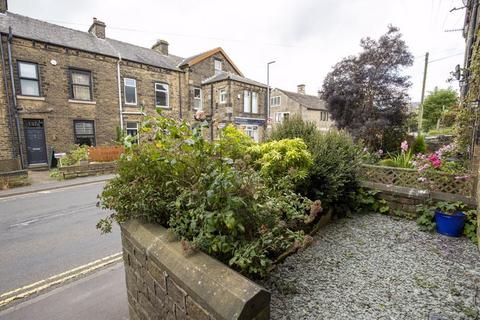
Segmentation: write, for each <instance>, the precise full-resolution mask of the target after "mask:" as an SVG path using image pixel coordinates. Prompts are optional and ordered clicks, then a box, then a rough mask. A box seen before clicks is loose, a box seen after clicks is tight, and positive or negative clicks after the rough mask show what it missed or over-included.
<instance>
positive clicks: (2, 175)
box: [0, 170, 29, 190]
mask: <svg viewBox="0 0 480 320" xmlns="http://www.w3.org/2000/svg"><path fill="white" fill-rule="evenodd" d="M26 185H29V182H28V171H27V170H16V171H9V172H0V189H1V190H4V189H9V188H14V187H22V186H26Z"/></svg>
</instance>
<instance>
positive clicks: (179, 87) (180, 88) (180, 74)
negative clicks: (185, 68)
mask: <svg viewBox="0 0 480 320" xmlns="http://www.w3.org/2000/svg"><path fill="white" fill-rule="evenodd" d="M181 76H182V73H181V72H179V73H178V97H179V98H178V100H179V104H180V111H179V116H180V119H182V118H183V114H182V79H181Z"/></svg>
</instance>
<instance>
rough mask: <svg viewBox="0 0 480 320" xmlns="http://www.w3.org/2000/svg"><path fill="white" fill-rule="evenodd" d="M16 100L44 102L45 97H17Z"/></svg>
mask: <svg viewBox="0 0 480 320" xmlns="http://www.w3.org/2000/svg"><path fill="white" fill-rule="evenodd" d="M17 99H18V100H33V101H45V97H37V96H21V95H17Z"/></svg>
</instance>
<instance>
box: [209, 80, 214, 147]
mask: <svg viewBox="0 0 480 320" xmlns="http://www.w3.org/2000/svg"><path fill="white" fill-rule="evenodd" d="M210 114H211V117H212V118H211V119H212V120H211V121H210V141H213V84H211V85H210Z"/></svg>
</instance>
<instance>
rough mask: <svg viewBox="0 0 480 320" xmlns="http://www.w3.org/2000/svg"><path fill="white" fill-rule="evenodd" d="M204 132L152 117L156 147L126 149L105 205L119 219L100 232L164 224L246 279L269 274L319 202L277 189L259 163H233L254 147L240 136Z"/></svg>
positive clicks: (102, 224) (147, 128) (148, 128)
mask: <svg viewBox="0 0 480 320" xmlns="http://www.w3.org/2000/svg"><path fill="white" fill-rule="evenodd" d="M201 129H202V128H201V126H197V127H196V128H194V129H191V128H190V126H189V125H188V124H186V123H185V122H182V123H177V122H176V121H175V120H172V119H169V118H166V117H161V116H160V117H158V118H152V119H149V120H148V122H147V123H145V124H144V125H143V126H142V135H143V136H144V137H145V140H146V141H147V140H151V143H147V142H145V143H142V144H140V145H136V146H133V147H132V148H127V150H126V152H125V154H124V155H123V156H122V158H121V159H120V160H119V162H118V166H119V169H118V176H117V177H116V178H114V179H113V180H111V181H110V182H109V183H108V184H107V186H106V187H105V189H104V191H103V192H102V194H101V196H100V203H99V205H100V206H101V207H103V208H105V209H111V210H114V213H113V214H111V215H110V216H108V217H107V218H105V219H102V220H100V221H99V223H98V224H97V227H98V228H100V229H101V230H102V231H103V232H109V231H111V227H112V222H113V221H114V220H115V221H117V222H120V223H121V222H123V221H126V220H128V219H133V218H137V219H141V220H143V221H147V222H153V223H158V224H161V225H163V226H165V227H167V228H170V229H171V230H172V231H173V232H174V233H175V234H176V235H177V236H179V237H180V238H181V240H182V241H183V243H184V246H185V247H189V248H193V249H199V250H202V251H204V252H206V253H208V254H210V255H212V256H214V257H216V258H218V259H219V260H221V261H223V262H224V263H227V264H229V265H230V266H232V267H233V268H235V269H237V270H238V271H240V272H242V273H244V274H249V275H254V276H264V275H266V273H267V271H268V270H269V267H270V266H271V264H272V263H273V261H274V260H275V259H276V257H278V255H279V254H281V253H283V252H284V251H285V250H286V249H287V248H290V247H292V246H294V245H297V246H300V245H302V244H303V243H304V240H303V239H304V233H303V231H302V230H301V229H300V228H295V226H301V225H302V224H305V223H308V221H309V220H308V219H309V215H307V210H308V209H309V208H310V207H311V205H312V203H311V201H309V200H308V199H306V198H303V197H302V196H300V195H298V194H295V193H294V192H292V191H291V190H289V189H287V188H281V186H283V185H284V186H287V185H288V184H286V183H285V184H284V183H282V180H280V181H279V186H280V187H278V186H276V187H275V188H272V187H271V186H270V185H269V183H267V181H266V179H265V177H264V175H263V174H261V173H260V172H259V171H257V170H256V169H255V168H256V165H257V164H254V163H253V162H248V161H243V160H240V159H237V160H236V161H235V160H234V159H232V158H230V157H229V156H232V157H240V156H241V150H245V148H246V145H248V144H251V143H250V142H247V140H245V139H244V138H243V136H242V135H238V132H236V131H235V130H233V129H232V130H231V129H227V132H226V133H224V134H223V135H222V137H221V138H220V141H218V142H209V141H206V140H205V139H204V138H203V136H202V134H201ZM248 139H250V138H248ZM250 140H251V139H250ZM250 140H249V141H250ZM285 156H286V157H285V160H287V159H288V157H287V154H285ZM259 159H260V158H259ZM287 162H288V161H287ZM259 165H260V166H261V165H262V163H260V164H259ZM271 170H272V171H271V173H272V174H276V173H277V172H278V171H277V169H276V168H274V166H272V168H271ZM267 172H268V173H270V171H269V170H267Z"/></svg>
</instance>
